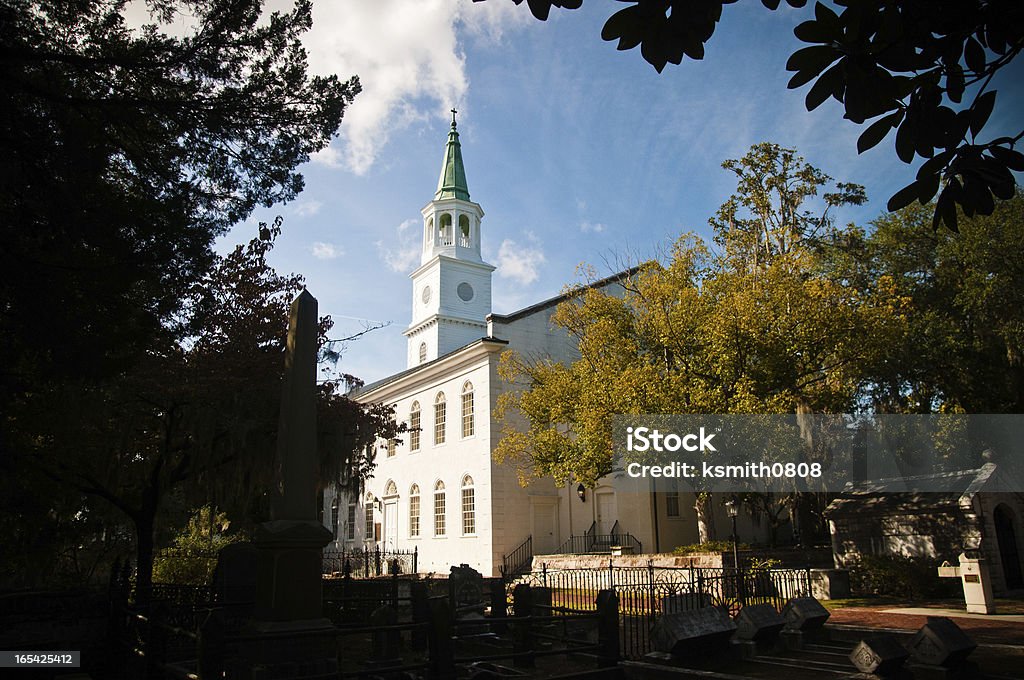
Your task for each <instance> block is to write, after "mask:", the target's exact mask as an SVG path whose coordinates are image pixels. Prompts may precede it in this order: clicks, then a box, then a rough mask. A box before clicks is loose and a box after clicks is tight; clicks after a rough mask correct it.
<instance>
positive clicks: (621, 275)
mask: <svg viewBox="0 0 1024 680" xmlns="http://www.w3.org/2000/svg"><path fill="white" fill-rule="evenodd" d="M641 266H642V265H638V266H636V267H630V268H629V269H625V270H623V271H621V272H618V273H617V274H612V275H611V276H606V277H604V278H603V279H600V280H598V281H594V282H593V283H588V284H587V285H585V286H583V287H582V289H583V290H586V289H589V288H603V287H605V286H607V285H608V284H609V283H615V282H616V281H621V280H622V279H625V278H628V277H630V276H632V275H633V274H636V273H637V272H638V271H640V267H641ZM579 290H580V289H573V290H571V291H568V292H565V293H562V294H561V295H556V296H555V297H553V298H548V299H547V300H542V301H541V302H538V303H536V304H533V305H530V306H529V307H523V308H522V309H520V310H519V311H518V312H512V313H511V314H494V313H493V312H492V313H491V314H488V315H487V319H488V320H490V321H497V322H498V323H510V322H512V321H518V320H519V319H522V318H523V317H526V316H530V315H531V314H536V313H537V312H540V311H542V310H544V309H547V308H548V307H554V306H555V305H558V304H561V303H563V302H565V301H566V300H568V299H569V298H570V297H572V296H573V295H575V294H576V293H578V292H579Z"/></svg>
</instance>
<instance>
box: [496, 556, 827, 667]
mask: <svg viewBox="0 0 1024 680" xmlns="http://www.w3.org/2000/svg"><path fill="white" fill-rule="evenodd" d="M518 583H528V584H530V585H531V586H535V587H537V586H540V587H544V588H547V589H548V590H549V591H550V593H551V603H552V604H553V605H555V606H562V607H569V608H572V609H577V610H579V609H589V608H592V607H593V602H594V597H595V596H596V594H597V592H598V591H600V590H604V589H611V590H614V591H615V592H616V594H617V595H618V597H619V617H620V626H621V629H622V631H621V632H622V635H621V643H622V654H623V656H626V657H630V658H636V657H639V656H642V655H643V654H645V653H647V652H649V651H650V630H651V627H652V626H653V625H654V623H655V621H656V620H657V618H658V617H659V616H662V615H663V614H670V613H676V612H680V611H686V610H690V609H699V608H701V607H711V606H715V607H723V608H725V609H726V610H727V611H728V612H729V613H730V615H732V616H735V615H736V614H737V613H738V612H739V610H740V609H741V608H742V607H743V606H745V605H747V604H770V605H772V606H773V607H774V608H775V609H776V610H777V611H782V608H783V607H784V606H785V604H786V602H787V601H789V600H790V599H791V598H793V597H800V596H808V595H810V594H811V578H810V570H809V569H740V570H738V571H737V570H735V569H732V568H705V567H655V566H654V565H653V563H652V562H648V564H647V566H645V567H618V566H615V565H614V564H613V563H612V561H611V560H609V562H608V567H607V568H601V569H560V570H554V569H548V568H547V565H542V567H541V570H540V571H535V572H533V573H530V574H527V575H525V576H521V577H519V578H516V579H514V580H510V581H509V582H508V583H507V584H506V587H507V589H508V592H509V593H511V591H512V589H513V588H514V587H515V585H516V584H518Z"/></svg>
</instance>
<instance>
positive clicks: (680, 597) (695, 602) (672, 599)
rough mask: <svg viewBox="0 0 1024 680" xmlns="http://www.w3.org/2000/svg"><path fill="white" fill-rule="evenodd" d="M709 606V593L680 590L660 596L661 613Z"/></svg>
mask: <svg viewBox="0 0 1024 680" xmlns="http://www.w3.org/2000/svg"><path fill="white" fill-rule="evenodd" d="M710 606H711V595H709V594H708V593H691V592H682V593H675V594H673V595H666V596H665V597H663V598H661V613H662V614H675V613H677V612H688V611H693V610H694V609H703V608H705V607H710Z"/></svg>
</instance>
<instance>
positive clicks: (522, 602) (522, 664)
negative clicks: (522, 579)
mask: <svg viewBox="0 0 1024 680" xmlns="http://www.w3.org/2000/svg"><path fill="white" fill-rule="evenodd" d="M512 610H513V611H512V614H513V616H514V617H515V618H516V619H521V620H519V621H516V622H515V626H516V630H515V638H514V642H513V647H512V652H513V653H514V654H517V655H519V656H516V657H515V660H514V661H513V665H515V666H517V667H519V668H533V667H534V663H535V659H534V656H533V654H530V653H529V652H532V651H533V630H532V629H531V626H532V624H531V623H530V615H531V614H532V613H533V589H532V588H530V586H529V585H527V584H525V583H520V584H519V585H517V586H516V588H515V590H513V591H512Z"/></svg>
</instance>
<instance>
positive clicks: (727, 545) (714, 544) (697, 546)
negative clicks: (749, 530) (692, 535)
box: [672, 541, 750, 555]
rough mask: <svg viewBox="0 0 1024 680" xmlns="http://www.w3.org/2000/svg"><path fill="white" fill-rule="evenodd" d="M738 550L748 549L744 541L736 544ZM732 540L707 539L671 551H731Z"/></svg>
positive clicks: (674, 552)
mask: <svg viewBox="0 0 1024 680" xmlns="http://www.w3.org/2000/svg"><path fill="white" fill-rule="evenodd" d="M737 547H738V548H739V549H740V550H750V546H749V545H747V544H746V543H740V544H739V545H737ZM731 552H732V541H708V542H706V543H691V544H690V545H680V546H677V547H676V548H675V550H673V551H672V553H673V554H675V555H692V554H694V553H731Z"/></svg>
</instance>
